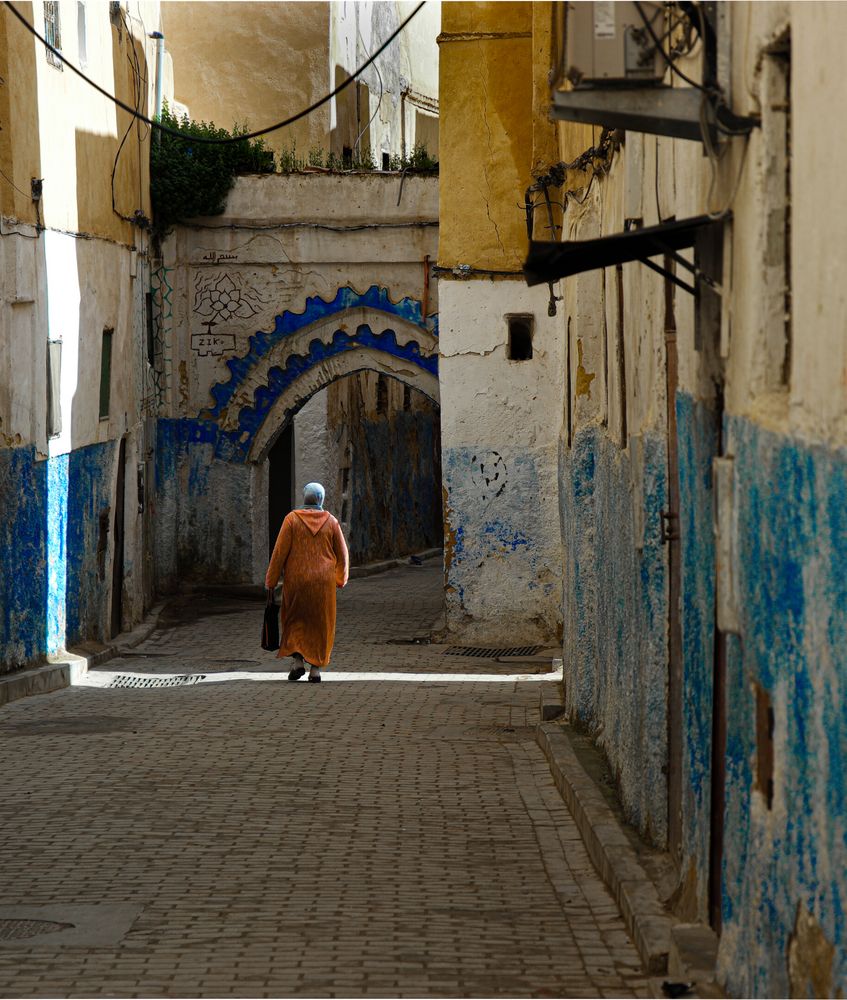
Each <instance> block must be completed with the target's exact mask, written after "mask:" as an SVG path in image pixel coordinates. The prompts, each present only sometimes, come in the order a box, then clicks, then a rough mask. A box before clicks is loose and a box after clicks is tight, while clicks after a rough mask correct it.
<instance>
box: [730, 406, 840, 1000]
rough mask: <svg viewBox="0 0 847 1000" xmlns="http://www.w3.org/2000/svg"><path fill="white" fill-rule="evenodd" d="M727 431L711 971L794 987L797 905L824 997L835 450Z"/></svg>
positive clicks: (836, 720) (835, 825) (834, 801)
mask: <svg viewBox="0 0 847 1000" xmlns="http://www.w3.org/2000/svg"><path fill="white" fill-rule="evenodd" d="M727 437H728V441H729V444H730V448H731V451H732V453H733V454H734V456H735V468H736V476H737V480H736V490H737V496H738V497H739V503H738V524H737V532H736V536H735V542H736V545H737V559H736V560H735V562H734V565H735V568H736V571H737V574H738V580H737V588H738V606H739V613H740V628H741V638H740V639H738V638H736V637H732V641H731V645H730V657H729V668H728V691H727V705H728V719H727V728H728V744H727V773H728V790H727V817H726V849H725V855H724V856H725V862H724V866H725V867H724V895H723V914H724V927H725V929H724V933H723V935H722V938H721V950H720V966H721V972H722V975H723V977H724V978H725V979H726V981H727V982H731V983H732V988H733V992H735V993H736V994H737V995H742V996H743V995H751V996H765V995H770V996H781V995H786V996H790V995H797V994H796V993H795V992H794V991H793V989H792V987H793V986H794V984H790V983H789V978H788V962H787V957H788V952H789V944H790V942H791V939H792V936H793V935H794V933H795V921H796V920H797V911H798V905H800V906H802V907H803V908H805V910H806V911H808V912H809V913H810V914H812V915H814V919H815V920H816V922H817V923H818V924H819V926H820V929H821V931H822V935H823V937H824V938H825V940H826V941H827V942H829V945H831V946H832V947H833V948H834V954H833V957H832V958H831V961H832V966H831V969H830V974H829V976H827V975H826V970H825V969H824V968H823V967H820V969H819V973H820V976H821V982H822V983H823V984H825V986H826V991H825V992H824V993H818V994H817V995H819V996H823V995H829V996H836V995H838V991H839V990H840V991H842V992H843V991H844V989H845V986H847V933H845V920H844V915H845V907H846V906H847V871H846V870H845V864H844V858H845V843H847V785H845V768H844V761H845V746H847V714H845V705H847V700H846V699H845V691H844V686H845V677H847V575H845V572H844V567H845V565H847V450H845V449H843V448H838V449H837V448H831V447H827V446H822V445H813V444H810V443H807V442H802V441H799V440H796V439H795V440H791V439H789V438H786V437H784V436H783V435H779V434H774V433H772V432H769V431H767V430H763V429H762V428H761V427H758V426H757V425H756V424H754V423H752V422H750V421H748V420H745V419H743V418H738V417H730V418H729V419H728V422H727ZM777 484H778V489H776V488H775V486H776V485H777ZM755 684H759V685H761V686H762V688H764V689H765V690H766V691H767V692H768V693H769V695H770V699H771V703H772V705H773V711H774V722H775V733H774V792H773V807H772V809H770V810H769V809H768V808H767V803H766V799H765V796H764V795H763V794H762V793H761V792H760V791H758V790H757V788H756V784H757V783H756V768H757V757H758V755H757V745H756V738H755V737H756V731H755V726H754V725H753V721H754V720H755V716H756V710H755V700H754V685H755ZM753 914H755V915H756V917H755V919H753ZM802 987H803V990H804V992H805V990H806V989H807V988H808V986H807V984H806V983H803V984H802ZM795 988H796V987H795Z"/></svg>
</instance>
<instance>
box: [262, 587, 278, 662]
mask: <svg viewBox="0 0 847 1000" xmlns="http://www.w3.org/2000/svg"><path fill="white" fill-rule="evenodd" d="M262 649H279V605H278V604H277V603H276V601H275V600H274V592H273V591H272V590H269V591H268V603H267V604H266V605H265V620H264V622H263V623H262Z"/></svg>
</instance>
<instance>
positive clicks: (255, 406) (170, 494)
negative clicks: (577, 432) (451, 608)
mask: <svg viewBox="0 0 847 1000" xmlns="http://www.w3.org/2000/svg"><path fill="white" fill-rule="evenodd" d="M401 186H402V188H401ZM437 216H438V179H437V178H436V177H431V176H430V177H421V176H417V177H401V176H399V175H397V174H382V173H350V174H325V173H296V174H287V175H279V174H277V175H254V176H243V177H239V178H238V179H237V180H236V183H235V186H234V188H233V190H232V192H231V194H230V197H229V199H228V202H227V208H226V211H225V212H224V213H223V214H222V215H220V216H214V217H211V218H208V219H196V220H192V221H191V222H189V223H186V224H184V225H180V226H177V227H176V229H175V231H174V233H173V234H172V235H171V236H170V237H168V239H167V240H166V241H165V243H164V245H163V258H162V264H161V268H160V269H159V270H158V271H157V273H156V275H155V276H154V281H155V283H156V284H157V294H156V298H157V304H158V305H157V309H158V315H159V316H160V323H161V342H162V361H161V364H162V367H163V369H164V370H165V371H167V372H169V373H172V377H169V378H168V379H167V380H166V384H167V387H168V388H167V392H166V396H165V398H164V399H163V400H162V404H161V407H160V410H159V417H160V419H159V422H158V439H157V445H156V463H157V464H156V484H157V485H156V504H157V525H158V531H157V556H156V573H157V586H158V588H159V589H160V590H171V589H173V588H175V587H176V586H177V585H178V583H179V581H181V580H186V579H191V580H195V581H206V582H219V583H257V582H261V580H262V579H263V577H264V573H265V569H266V568H267V561H268V549H269V545H270V542H271V540H272V539H273V540H275V538H276V533H277V532H278V530H279V525H280V523H281V521H282V518H283V517H284V515H285V514H286V513H287V512H288V511H289V510H290V509H291V507H292V505H293V503H294V502H295V501H296V502H299V496H298V494H299V493H300V491H301V489H302V486H303V484H304V483H305V482H308V481H310V480H312V479H315V478H320V479H322V481H324V482H325V484H326V486H327V490H328V494H327V508H328V509H331V510H333V511H334V512H335V514H336V515H337V516H338V517H339V519H340V521H341V523H342V525H343V527H344V528H345V531H346V533H347V534H349V536H350V541H351V547H352V552H353V554H354V556H355V557H356V559H357V561H365V560H367V559H378V558H382V557H386V556H394V555H399V554H406V555H408V554H409V553H412V552H416V551H420V550H422V549H429V548H433V547H437V546H438V545H440V541H441V538H440V518H439V517H438V515H439V514H440V510H439V494H438V483H437V480H436V476H437V473H438V461H437V459H438V455H437V451H438V401H439V386H438V298H437V287H436V286H435V285H432V286H430V282H429V277H428V260H429V259H430V258H434V256H435V252H436V246H437V232H438V227H437ZM316 220H320V221H316ZM316 404H317V405H316ZM298 414H301V415H303V417H305V420H304V421H303V423H301V424H300V427H301V429H303V433H302V434H301V435H300V436H299V438H300V439H299V447H298V446H297V445H298V435H297V423H296V422H295V421H296V416H297V415H298ZM292 424H293V426H294V440H292V436H291V433H290V432H291V428H292ZM388 508H390V509H388ZM386 518H387V520H386Z"/></svg>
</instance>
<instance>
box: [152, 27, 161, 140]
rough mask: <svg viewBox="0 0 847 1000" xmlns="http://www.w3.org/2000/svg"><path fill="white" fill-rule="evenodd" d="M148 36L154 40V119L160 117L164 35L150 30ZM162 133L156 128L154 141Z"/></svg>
mask: <svg viewBox="0 0 847 1000" xmlns="http://www.w3.org/2000/svg"><path fill="white" fill-rule="evenodd" d="M150 37H151V38H152V39H154V40H155V42H156V98H155V100H156V111H155V114H154V115H153V117H154V119H155V120H156V121H161V118H162V77H163V76H164V72H165V36H164V35H163V34H162V32H161V31H152V32H150ZM161 136H162V133H161V132H160V131H159V129H156V142H158V141H159V140H160V139H161Z"/></svg>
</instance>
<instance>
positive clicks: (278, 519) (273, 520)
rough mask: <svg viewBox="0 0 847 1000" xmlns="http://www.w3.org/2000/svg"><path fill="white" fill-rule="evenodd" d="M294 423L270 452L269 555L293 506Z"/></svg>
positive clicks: (281, 435)
mask: <svg viewBox="0 0 847 1000" xmlns="http://www.w3.org/2000/svg"><path fill="white" fill-rule="evenodd" d="M293 486H294V424H293V423H289V424H288V426H287V427H286V428H285V430H283V432H282V433H281V434H280V435H279V437H278V438H277V439H276V441H275V442H274V444H273V446H272V448H271V450H270V451H269V452H268V555H269V556H270V554H271V553H272V552H273V548H274V545H275V544H276V536H277V535H278V534H279V529H280V526H281V524H282V522H283V519H284V518H285V515H286V514H288V513H289V511H290V510H291V509H292V507H293V501H292V494H293Z"/></svg>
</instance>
